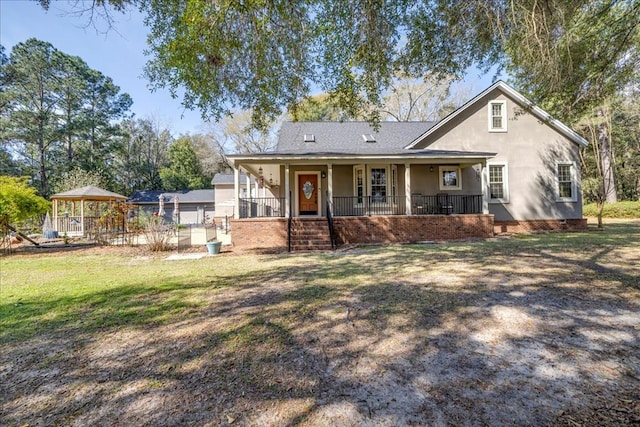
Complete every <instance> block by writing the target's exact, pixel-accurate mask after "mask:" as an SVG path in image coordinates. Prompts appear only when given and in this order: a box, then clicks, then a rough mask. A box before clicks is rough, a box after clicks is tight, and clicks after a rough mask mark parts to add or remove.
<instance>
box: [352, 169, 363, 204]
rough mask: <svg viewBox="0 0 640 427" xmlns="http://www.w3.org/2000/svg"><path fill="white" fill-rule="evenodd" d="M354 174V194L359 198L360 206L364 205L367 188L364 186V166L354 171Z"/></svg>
mask: <svg viewBox="0 0 640 427" xmlns="http://www.w3.org/2000/svg"><path fill="white" fill-rule="evenodd" d="M353 174H354V190H355V191H354V192H355V193H356V194H355V195H356V197H357V198H358V204H362V202H363V200H362V199H363V198H364V196H365V192H366V188H365V185H364V168H363V167H362V166H356V167H355V168H354V169H353Z"/></svg>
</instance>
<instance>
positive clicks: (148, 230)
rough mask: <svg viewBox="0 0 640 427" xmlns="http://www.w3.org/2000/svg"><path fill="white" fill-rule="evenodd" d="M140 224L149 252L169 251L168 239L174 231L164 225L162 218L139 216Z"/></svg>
mask: <svg viewBox="0 0 640 427" xmlns="http://www.w3.org/2000/svg"><path fill="white" fill-rule="evenodd" d="M140 223H141V224H142V227H143V232H144V236H145V238H146V240H147V247H148V248H149V250H150V251H152V252H160V251H167V250H169V249H171V246H170V245H169V239H170V238H171V235H172V234H173V232H174V230H173V229H172V228H171V227H169V226H168V225H167V224H165V222H164V220H163V219H162V217H159V216H153V215H146V214H144V215H141V216H140Z"/></svg>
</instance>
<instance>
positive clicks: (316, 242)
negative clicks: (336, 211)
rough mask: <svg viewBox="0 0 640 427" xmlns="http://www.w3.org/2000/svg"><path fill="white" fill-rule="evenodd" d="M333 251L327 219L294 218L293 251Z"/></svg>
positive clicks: (292, 228)
mask: <svg viewBox="0 0 640 427" xmlns="http://www.w3.org/2000/svg"><path fill="white" fill-rule="evenodd" d="M326 250H331V237H330V236H329V226H328V224H327V219H326V218H293V219H292V220H291V251H326Z"/></svg>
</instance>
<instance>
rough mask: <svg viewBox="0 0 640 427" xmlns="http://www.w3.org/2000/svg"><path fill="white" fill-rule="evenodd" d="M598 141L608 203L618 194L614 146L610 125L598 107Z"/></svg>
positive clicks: (612, 201)
mask: <svg viewBox="0 0 640 427" xmlns="http://www.w3.org/2000/svg"><path fill="white" fill-rule="evenodd" d="M597 114H598V118H599V119H600V120H599V124H598V141H599V143H600V160H601V162H602V184H603V189H604V198H605V200H606V201H607V203H616V202H617V201H618V194H617V192H616V181H615V174H614V170H613V162H612V160H611V159H612V157H613V156H612V147H611V139H610V137H609V125H608V121H607V120H606V114H605V112H604V110H603V109H601V108H600V109H598V113H597Z"/></svg>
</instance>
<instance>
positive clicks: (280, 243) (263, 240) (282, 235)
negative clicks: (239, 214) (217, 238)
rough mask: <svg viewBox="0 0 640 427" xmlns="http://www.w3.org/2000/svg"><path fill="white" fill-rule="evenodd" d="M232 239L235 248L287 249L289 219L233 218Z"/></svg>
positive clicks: (273, 250) (231, 222) (275, 250)
mask: <svg viewBox="0 0 640 427" xmlns="http://www.w3.org/2000/svg"><path fill="white" fill-rule="evenodd" d="M230 224H231V241H232V243H233V246H234V247H235V248H239V249H246V250H263V251H272V252H278V251H286V250H287V219H285V218H251V219H232V220H231V221H230Z"/></svg>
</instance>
